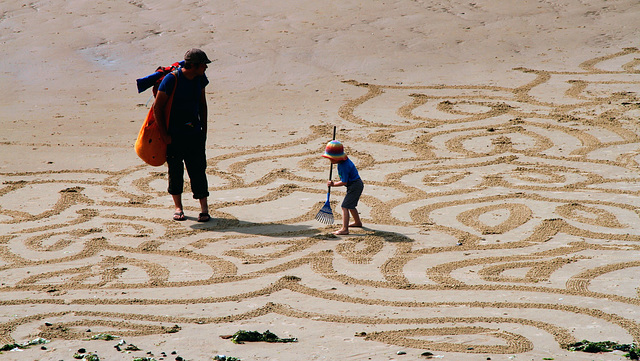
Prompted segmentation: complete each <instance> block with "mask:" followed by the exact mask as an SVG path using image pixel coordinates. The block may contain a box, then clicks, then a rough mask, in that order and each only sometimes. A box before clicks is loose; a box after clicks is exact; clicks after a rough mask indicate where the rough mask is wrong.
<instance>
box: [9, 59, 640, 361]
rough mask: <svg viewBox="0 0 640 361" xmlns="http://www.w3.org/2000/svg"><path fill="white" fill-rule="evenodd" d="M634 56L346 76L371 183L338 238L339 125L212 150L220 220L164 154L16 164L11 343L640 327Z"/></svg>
mask: <svg viewBox="0 0 640 361" xmlns="http://www.w3.org/2000/svg"><path fill="white" fill-rule="evenodd" d="M639 53H640V51H639V50H637V49H624V50H622V51H620V52H618V53H614V54H611V55H610V56H606V57H602V58H596V59H592V60H590V61H587V62H585V63H583V64H581V65H580V67H579V68H578V69H576V70H575V71H573V72H553V71H545V70H540V69H515V70H514V71H518V72H523V73H525V74H527V76H529V77H530V81H529V82H527V83H526V84H522V85H520V86H517V87H502V86H492V85H487V86H460V85H458V86H447V85H438V86H424V87H405V86H402V85H384V84H371V83H361V82H358V81H347V82H346V83H347V84H349V85H350V86H353V87H357V88H358V89H360V90H361V91H362V94H361V96H359V97H356V98H354V99H345V102H344V104H343V105H342V107H341V108H340V109H336V112H337V113H338V114H339V116H340V117H341V119H342V123H341V124H340V126H339V129H338V138H339V139H340V140H342V141H343V142H344V144H345V146H346V152H347V154H348V155H349V157H350V158H351V159H352V160H353V161H354V163H355V164H356V165H357V166H358V168H359V170H360V173H361V175H362V177H363V179H364V181H365V183H366V188H365V193H364V194H363V197H362V199H361V205H360V207H359V208H360V211H361V215H362V218H363V221H364V223H365V228H363V229H352V233H351V234H350V235H349V236H344V237H336V236H333V235H331V233H330V230H332V229H333V228H331V227H324V226H319V224H318V223H317V222H315V220H314V216H315V214H316V212H317V211H318V210H319V208H320V207H321V206H322V203H323V202H324V195H325V192H326V188H325V187H324V186H323V184H322V182H323V181H322V179H324V178H325V177H326V173H327V169H328V164H327V162H326V160H325V159H323V158H320V157H319V154H321V151H322V149H323V146H324V144H325V143H326V141H327V140H328V139H330V134H331V126H332V125H331V124H324V125H319V126H314V127H312V128H311V129H310V130H309V131H308V132H307V133H306V135H305V136H304V137H300V138H299V139H296V140H295V141H289V142H286V143H283V144H274V145H272V146H261V147H257V148H255V149H250V150H233V149H229V150H228V151H227V152H226V153H225V154H223V155H219V156H215V157H211V158H209V159H208V163H209V167H208V176H209V179H210V183H211V189H210V190H211V197H210V204H211V209H212V216H213V217H214V220H213V221H212V222H210V223H207V224H199V223H197V222H195V218H194V217H193V215H195V214H197V212H198V209H197V208H195V207H194V206H193V205H192V206H190V207H187V209H186V212H187V215H188V216H189V217H190V218H189V219H188V220H187V221H186V222H174V221H172V220H170V217H169V216H170V212H168V211H167V202H168V201H169V199H168V197H167V195H166V193H165V190H164V188H165V178H166V174H165V173H164V172H158V169H161V168H156V169H154V168H150V167H147V166H142V165H140V166H136V167H131V168H126V169H121V170H120V171H102V170H73V169H68V170H65V171H52V172H37V173H34V172H15V173H5V174H2V175H1V179H2V187H1V188H0V227H2V229H3V231H2V232H1V235H0V280H1V284H0V305H2V309H3V314H2V315H1V316H0V321H1V322H0V341H3V342H4V343H9V342H14V341H15V340H21V339H24V338H27V337H38V336H41V337H46V338H50V339H53V340H54V341H55V340H56V339H64V340H82V339H86V338H88V337H90V336H92V335H95V334H97V333H113V334H118V335H121V336H123V337H124V336H127V337H136V336H147V335H155V336H157V337H158V338H159V339H161V337H162V336H163V335H167V334H172V335H179V334H180V333H181V332H183V331H181V330H185V329H191V330H197V331H198V332H199V333H201V334H209V335H217V334H222V333H225V332H227V333H228V332H230V331H231V333H232V332H233V330H234V329H237V328H238V327H241V328H245V329H264V328H268V329H270V330H272V331H273V332H275V333H277V334H283V336H287V333H289V334H292V335H293V336H296V337H299V338H300V341H301V342H311V343H312V342H316V340H318V339H319V338H322V337H327V338H326V340H327V341H326V342H325V343H323V342H324V341H321V340H320V341H317V342H318V344H319V345H326V347H329V344H328V342H330V341H329V340H335V339H336V338H337V339H340V340H343V341H344V342H345V343H348V344H349V347H350V348H352V349H355V350H367V352H369V353H370V354H376V352H382V351H380V350H388V349H389V348H394V349H397V348H398V347H402V348H406V349H413V350H415V353H416V354H419V353H420V352H422V351H426V350H430V351H432V352H441V353H458V354H459V355H468V354H477V353H482V354H520V353H527V352H532V350H534V349H536V348H537V349H538V352H541V353H545V352H548V353H554V352H559V351H558V350H561V349H562V347H564V346H566V345H568V344H569V343H572V342H575V341H576V340H581V339H591V340H602V339H607V340H614V341H618V342H624V343H630V342H636V343H637V342H640V327H639V324H638V322H637V319H638V316H639V314H638V312H639V311H640V300H639V295H638V285H639V283H640V277H639V276H638V268H639V267H640V262H639V261H638V260H637V259H638V254H639V252H640V245H639V244H638V242H639V241H640V217H639V214H638V211H637V208H638V205H639V204H640V197H639V191H640V176H639V175H638V168H639V166H638V162H639V161H640V151H639V149H640V148H639V145H640V138H639V136H638V130H639V128H638V123H637V119H638V117H639V116H640V99H638V98H637V95H636V94H637V92H638V91H639V90H640V63H639V62H638V61H637V57H638V56H640V55H639ZM132 154H133V151H132ZM132 156H133V155H132ZM332 194H334V196H333V198H332V199H333V203H332V205H333V208H334V210H335V208H339V203H337V201H338V200H339V199H340V198H341V196H343V195H344V190H340V189H336V190H335V191H334V192H333V193H332ZM35 195H37V197H36V196H35ZM336 217H339V216H338V215H337V214H336ZM45 323H46V324H45ZM173 325H179V328H175V327H173ZM319 325H322V327H324V329H331V335H326V334H325V335H318V334H316V333H314V332H313V331H311V330H313V329H314V327H320V326H319ZM176 331H178V332H176ZM354 335H356V336H354ZM359 336H362V337H359ZM175 337H179V336H175ZM212 338H213V340H212V341H211V342H213V343H214V345H215V346H212V349H216V347H217V349H220V348H221V347H222V346H220V344H222V343H224V342H225V341H223V340H218V339H217V337H212ZM549 340H552V342H551V344H553V345H554V346H553V347H550V348H549V347H546V346H543V345H546V344H547V343H548V341H549ZM331 342H333V341H331ZM281 347H283V348H282V349H281V350H282V351H281V352H283V353H284V354H285V355H286V354H287V352H288V354H289V355H295V347H296V346H295V345H294V344H292V345H286V346H281ZM245 350H247V349H245ZM236 352H237V353H238V354H239V355H240V356H242V352H244V351H242V350H240V349H238V350H236ZM252 352H255V351H252ZM322 352H329V351H327V349H322V348H320V349H318V355H319V354H321V353H322ZM365 353H366V352H364V351H363V353H362V355H364V354H365ZM251 355H252V354H245V357H250V356H251ZM253 355H255V354H253ZM316 356H317V355H316ZM356 356H357V355H355V354H354V355H353V357H354V359H357V357H356ZM283 357H284V358H283V359H286V357H285V356H283Z"/></svg>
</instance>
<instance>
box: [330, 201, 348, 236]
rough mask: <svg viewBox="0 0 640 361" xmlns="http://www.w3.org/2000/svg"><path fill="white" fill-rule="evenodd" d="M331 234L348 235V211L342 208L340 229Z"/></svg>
mask: <svg viewBox="0 0 640 361" xmlns="http://www.w3.org/2000/svg"><path fill="white" fill-rule="evenodd" d="M333 234H337V235H341V234H349V210H348V209H346V208H344V207H343V208H342V228H340V229H339V230H337V231H335V232H333Z"/></svg>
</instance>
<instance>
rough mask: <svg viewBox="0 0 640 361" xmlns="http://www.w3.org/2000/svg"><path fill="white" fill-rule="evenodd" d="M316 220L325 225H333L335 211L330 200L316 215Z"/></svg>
mask: <svg viewBox="0 0 640 361" xmlns="http://www.w3.org/2000/svg"><path fill="white" fill-rule="evenodd" d="M316 220H317V221H318V222H321V223H324V224H333V211H332V210H331V204H330V203H329V201H328V200H327V202H326V203H325V204H324V206H322V208H320V211H318V214H316Z"/></svg>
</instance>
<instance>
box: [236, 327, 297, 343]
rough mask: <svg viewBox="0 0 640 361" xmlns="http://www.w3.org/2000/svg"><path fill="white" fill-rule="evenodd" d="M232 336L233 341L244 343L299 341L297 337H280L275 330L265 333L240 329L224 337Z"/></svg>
mask: <svg viewBox="0 0 640 361" xmlns="http://www.w3.org/2000/svg"><path fill="white" fill-rule="evenodd" d="M223 338H230V339H231V341H232V342H233V343H238V344H242V343H245V342H298V339H297V338H295V337H292V338H280V337H278V336H276V335H275V334H274V333H273V332H270V331H269V330H266V331H265V332H263V333H260V332H258V331H244V330H240V331H238V332H236V333H234V334H233V335H232V336H231V337H223Z"/></svg>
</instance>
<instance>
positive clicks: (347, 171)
mask: <svg viewBox="0 0 640 361" xmlns="http://www.w3.org/2000/svg"><path fill="white" fill-rule="evenodd" d="M338 175H339V176H340V180H341V181H342V182H344V183H346V184H349V183H351V182H353V181H356V180H358V179H360V175H359V174H358V169H356V166H355V164H353V162H352V161H351V159H348V158H347V159H346V160H345V161H344V162H340V163H338Z"/></svg>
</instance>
